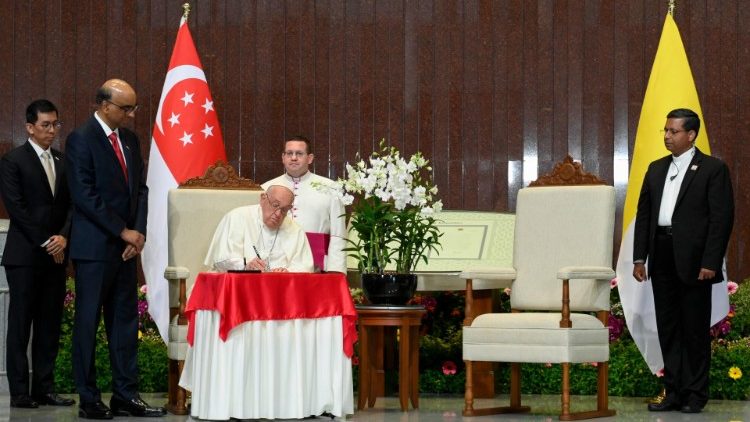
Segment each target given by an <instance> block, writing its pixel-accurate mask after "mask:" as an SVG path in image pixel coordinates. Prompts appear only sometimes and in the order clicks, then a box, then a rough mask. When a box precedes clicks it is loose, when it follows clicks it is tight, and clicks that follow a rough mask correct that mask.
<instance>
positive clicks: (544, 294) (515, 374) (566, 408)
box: [462, 157, 615, 420]
mask: <svg viewBox="0 0 750 422" xmlns="http://www.w3.org/2000/svg"><path fill="white" fill-rule="evenodd" d="M537 182H538V183H534V184H533V185H536V186H532V187H528V188H524V189H521V190H520V191H519V192H518V200H517V206H516V224H515V235H514V246H513V266H512V267H508V268H503V267H495V268H476V269H472V270H467V271H464V272H463V273H462V277H463V278H465V279H466V289H467V292H466V296H467V315H468V314H469V312H468V309H470V308H471V306H472V304H471V301H472V300H471V298H472V296H473V294H472V293H473V285H472V281H473V280H474V279H483V280H491V279H494V280H499V281H503V280H504V281H506V282H508V283H511V284H510V286H511V294H510V301H511V308H512V312H511V313H488V314H483V315H480V316H478V317H476V318H474V319H473V320H468V321H466V325H465V326H464V329H463V357H464V360H465V362H466V374H467V377H466V393H465V408H464V412H463V413H464V415H465V416H479V415H487V414H494V413H513V412H527V411H529V407H526V406H522V405H521V393H520V392H521V388H520V382H521V377H520V374H521V370H520V363H522V362H532V363H559V364H561V365H562V371H563V372H562V386H561V391H562V410H561V413H560V420H575V419H587V418H594V417H602V416H611V415H614V414H615V411H614V410H610V409H609V408H608V393H607V386H608V366H607V361H608V360H609V329H608V324H607V323H608V317H609V292H610V280H611V279H612V278H613V277H614V276H615V272H614V270H613V269H612V243H613V234H614V220H615V192H614V188H613V187H611V186H605V185H603V182H601V181H599V180H597V179H596V178H595V177H594V176H591V175H587V174H584V173H583V172H582V171H581V168H580V164H578V163H574V162H573V161H572V159H571V158H570V157H568V159H566V161H565V162H563V163H561V164H559V165H558V167H557V168H556V169H555V172H553V174H552V175H550V176H546V177H544V178H541V179H540V180H539V181H537ZM565 183H588V184H586V185H578V186H565V185H564V184H565ZM592 183H593V184H592ZM600 183H601V184H600ZM544 184H552V185H551V186H543V185H544ZM475 361H491V362H509V363H510V364H511V382H510V405H509V406H507V407H495V408H490V409H475V408H474V396H473V391H472V390H473V379H472V365H473V364H474V362H475ZM583 362H587V363H594V362H596V363H597V368H598V369H597V370H598V382H597V388H598V393H597V406H596V410H592V411H587V412H578V413H571V412H570V387H569V372H570V365H571V363H583Z"/></svg>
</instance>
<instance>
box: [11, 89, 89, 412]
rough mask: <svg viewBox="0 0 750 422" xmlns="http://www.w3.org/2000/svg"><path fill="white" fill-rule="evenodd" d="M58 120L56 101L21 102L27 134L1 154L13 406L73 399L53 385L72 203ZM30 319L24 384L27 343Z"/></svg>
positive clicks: (56, 403) (67, 402) (64, 402)
mask: <svg viewBox="0 0 750 422" xmlns="http://www.w3.org/2000/svg"><path fill="white" fill-rule="evenodd" d="M61 126H62V123H61V122H60V121H59V120H58V113H57V108H56V107H55V105H54V104H52V103H51V102H50V101H48V100H36V101H34V102H32V103H31V104H29V106H28V107H27V108H26V132H27V133H28V135H29V138H28V140H27V141H26V142H25V143H24V144H23V145H21V146H19V147H17V148H15V149H13V150H12V151H10V152H9V153H8V154H6V155H5V156H4V157H3V158H2V162H0V191H2V197H3V203H4V204H5V208H6V209H7V211H8V214H9V215H10V228H9V229H8V238H7V243H6V245H5V251H4V252H3V260H2V265H3V266H4V267H5V273H6V276H7V279H8V288H9V291H10V305H9V307H8V333H7V337H6V338H7V340H6V343H7V349H6V360H7V371H8V387H9V389H10V395H11V398H10V405H11V407H24V408H37V407H39V405H40V404H46V405H54V406H70V405H72V404H73V403H75V402H74V401H73V400H71V399H67V398H64V397H61V396H58V395H57V394H56V393H55V391H54V368H55V359H56V357H57V351H58V349H59V346H60V323H61V320H62V312H63V301H64V298H65V267H66V263H67V258H66V256H65V252H66V246H67V243H68V241H67V239H68V234H69V231H70V210H71V207H70V194H69V192H68V183H67V181H66V180H65V163H64V160H63V156H62V153H60V151H58V150H56V149H54V148H52V147H51V146H52V143H53V142H54V141H55V139H56V138H57V135H58V133H59V130H60V127H61ZM32 324H33V327H34V336H33V341H32V343H31V369H32V372H33V376H32V377H31V385H29V360H28V357H27V355H26V350H27V348H28V345H29V338H30V336H31V327H32Z"/></svg>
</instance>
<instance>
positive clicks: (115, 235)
mask: <svg viewBox="0 0 750 422" xmlns="http://www.w3.org/2000/svg"><path fill="white" fill-rule="evenodd" d="M96 105H97V107H96V111H95V112H94V115H93V116H91V118H90V119H88V121H87V122H86V123H84V124H83V126H81V127H79V128H77V129H76V130H74V131H73V132H72V133H71V134H70V135H69V136H68V139H67V141H66V145H65V148H66V158H67V165H68V183H69V184H70V194H71V197H72V199H73V205H74V209H73V218H72V226H71V234H70V257H71V259H72V260H73V265H74V267H75V273H76V304H75V306H76V313H75V321H74V326H73V373H74V378H75V384H76V389H77V390H78V394H79V397H80V401H81V403H80V407H79V411H78V414H79V416H81V417H84V418H89V419H112V417H113V414H115V415H133V416H162V415H164V414H165V413H166V412H165V411H164V409H163V408H160V407H151V406H149V405H148V404H146V403H145V402H144V401H143V400H141V398H140V397H139V395H138V392H137V381H138V367H137V361H136V353H137V351H138V343H137V342H138V305H137V300H138V298H137V281H136V260H135V259H133V258H135V257H136V256H137V255H138V254H139V253H140V252H141V250H142V249H143V245H144V243H145V240H146V238H145V235H146V213H147V209H146V206H147V200H148V188H147V187H146V183H145V180H144V179H145V174H144V173H145V169H144V164H143V159H142V157H141V147H140V143H139V141H138V137H137V136H136V135H135V134H134V133H133V132H131V131H130V130H128V129H125V128H123V127H122V125H123V124H124V123H125V122H127V121H128V120H129V119H131V118H133V117H134V116H135V112H136V110H137V109H138V104H137V103H136V94H135V91H134V90H133V88H132V87H131V86H130V85H129V84H128V83H127V82H125V81H122V80H119V79H112V80H109V81H107V82H105V83H104V85H102V87H101V88H99V90H98V91H97V94H96ZM102 312H103V316H104V324H105V326H106V329H107V342H108V345H109V354H110V366H111V370H112V399H111V400H110V402H109V405H110V407H111V409H110V408H108V407H107V406H106V405H105V404H104V403H103V402H102V401H101V392H100V391H99V389H98V388H97V386H96V369H95V366H94V360H95V355H94V349H95V342H96V329H97V326H98V325H99V319H100V316H101V315H102Z"/></svg>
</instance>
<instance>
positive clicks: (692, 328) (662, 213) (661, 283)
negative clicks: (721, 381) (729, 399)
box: [633, 109, 734, 413]
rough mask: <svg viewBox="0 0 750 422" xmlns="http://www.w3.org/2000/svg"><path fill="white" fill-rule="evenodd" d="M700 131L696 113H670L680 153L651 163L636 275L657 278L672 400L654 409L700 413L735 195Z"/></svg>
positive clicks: (641, 203)
mask: <svg viewBox="0 0 750 422" xmlns="http://www.w3.org/2000/svg"><path fill="white" fill-rule="evenodd" d="M699 130H700V119H699V118H698V115H697V114H696V113H695V112H693V111H692V110H688V109H676V110H672V111H671V112H670V113H669V114H668V115H667V123H666V125H665V126H664V144H665V146H666V148H667V149H668V150H669V151H670V152H671V153H672V154H671V155H668V156H666V157H663V158H661V159H658V160H656V161H654V162H653V163H651V164H650V165H649V168H648V171H647V172H646V176H645V178H644V180H643V186H642V188H641V195H640V198H639V200H638V211H637V214H636V220H635V232H634V242H633V262H634V266H633V276H634V277H635V279H636V280H638V281H645V280H646V279H647V278H649V277H650V278H651V286H652V289H653V292H654V306H655V310H656V327H657V330H658V332H659V345H660V346H661V352H662V356H663V357H664V377H663V382H664V387H665V390H666V397H665V399H664V400H663V401H662V402H661V403H652V404H649V405H648V408H649V410H651V411H667V410H681V411H682V412H684V413H697V412H700V411H701V410H702V409H703V407H704V406H705V405H706V402H707V401H708V387H709V386H708V373H709V367H710V363H711V337H710V335H709V328H710V325H711V285H712V284H714V283H718V282H720V281H722V280H723V274H722V261H723V259H724V254H725V252H726V249H727V244H728V242H729V236H730V234H731V231H732V224H733V221H734V197H733V194H732V183H731V179H730V177H729V169H728V168H727V165H726V164H724V163H723V162H722V161H721V160H719V159H717V158H714V157H711V156H708V155H705V154H703V153H702V152H701V151H700V150H699V149H698V148H696V147H695V145H694V143H695V139H696V138H697V136H698V131H699ZM647 259H648V274H647V273H646V267H645V263H646V260H647Z"/></svg>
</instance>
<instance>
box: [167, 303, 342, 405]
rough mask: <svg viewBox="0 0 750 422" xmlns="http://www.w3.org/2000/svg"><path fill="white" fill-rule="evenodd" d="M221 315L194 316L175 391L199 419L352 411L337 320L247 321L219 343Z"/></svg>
mask: <svg viewBox="0 0 750 422" xmlns="http://www.w3.org/2000/svg"><path fill="white" fill-rule="evenodd" d="M220 319H221V315H220V314H219V313H218V312H216V311H209V310H199V311H196V317H195V339H194V342H193V346H192V347H190V348H188V353H187V357H186V359H185V366H184V368H183V371H182V377H181V378H180V386H181V387H183V388H185V389H186V390H189V391H191V392H192V401H191V408H190V414H191V416H193V417H196V418H200V419H220V420H226V419H229V418H238V419H296V418H303V417H306V416H310V415H320V414H321V413H323V412H329V413H331V414H333V415H335V416H344V415H346V414H352V413H354V393H353V384H352V363H351V359H350V358H348V357H347V356H346V355H345V354H344V352H343V350H342V347H341V344H342V342H343V332H342V331H343V330H342V321H341V317H340V316H335V317H326V318H315V319H289V320H275V321H249V322H245V323H243V324H241V325H239V326H237V327H235V328H234V329H233V330H232V331H231V332H230V333H229V336H228V337H227V340H226V341H223V340H221V338H220V337H219V324H220Z"/></svg>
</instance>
